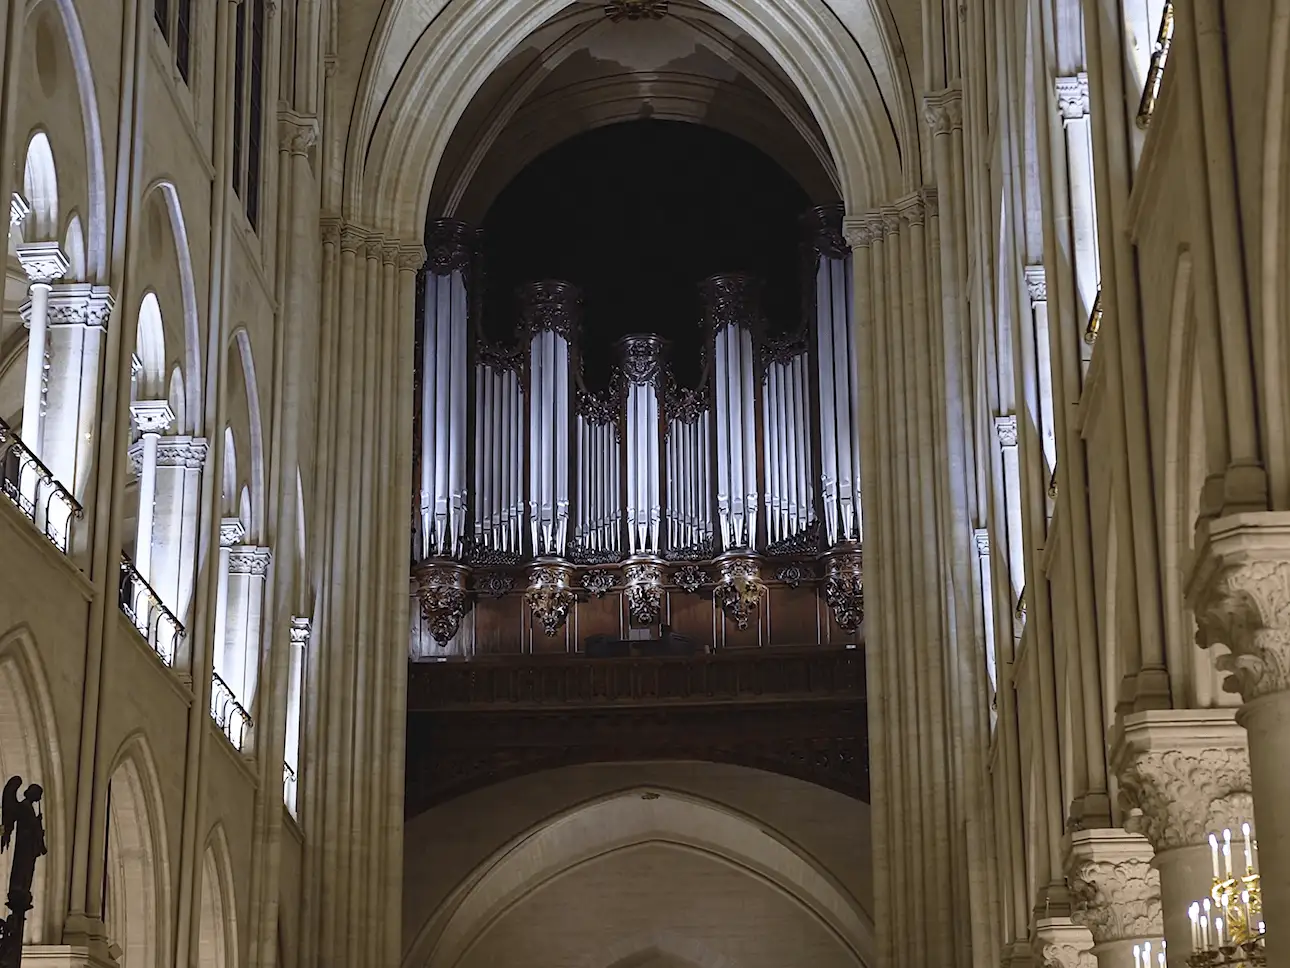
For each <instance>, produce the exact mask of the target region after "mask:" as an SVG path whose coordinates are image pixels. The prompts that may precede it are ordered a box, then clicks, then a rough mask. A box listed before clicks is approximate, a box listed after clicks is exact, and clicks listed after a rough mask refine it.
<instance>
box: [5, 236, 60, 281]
mask: <svg viewBox="0 0 1290 968" xmlns="http://www.w3.org/2000/svg"><path fill="white" fill-rule="evenodd" d="M17 248H18V261H19V262H20V263H22V269H23V271H24V272H25V273H27V279H28V280H29V281H30V282H32V283H36V284H43V285H46V286H48V285H50V284H51V283H53V282H54V281H55V280H57V279H61V278H63V275H64V274H65V273H66V272H67V268H68V266H70V265H71V263H70V262H69V261H68V259H67V256H66V255H65V254H64V253H63V248H62V246H60V245H59V244H58V243H57V242H20V243H18V247H17Z"/></svg>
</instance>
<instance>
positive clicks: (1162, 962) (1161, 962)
mask: <svg viewBox="0 0 1290 968" xmlns="http://www.w3.org/2000/svg"><path fill="white" fill-rule="evenodd" d="M1160 947H1162V948H1163V947H1164V942H1163V941H1162V942H1160ZM1156 961H1157V962H1158V963H1159V964H1158V966H1157V968H1165V953H1164V952H1163V951H1162V952H1160V954H1158V955H1156Z"/></svg>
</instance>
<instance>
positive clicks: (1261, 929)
mask: <svg viewBox="0 0 1290 968" xmlns="http://www.w3.org/2000/svg"><path fill="white" fill-rule="evenodd" d="M1262 933H1263V922H1262V921H1260V922H1259V934H1262Z"/></svg>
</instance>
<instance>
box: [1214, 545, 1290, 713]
mask: <svg viewBox="0 0 1290 968" xmlns="http://www.w3.org/2000/svg"><path fill="white" fill-rule="evenodd" d="M1193 598H1194V602H1195V612H1196V621H1197V625H1198V626H1199V631H1198V632H1197V636H1196V640H1197V642H1198V644H1199V645H1200V646H1201V647H1202V648H1210V647H1212V646H1213V645H1215V644H1217V643H1222V644H1223V645H1225V646H1227V648H1228V650H1229V652H1228V654H1226V655H1222V656H1219V657H1218V660H1217V663H1216V664H1217V665H1218V668H1219V669H1220V670H1221V671H1223V672H1226V673H1228V675H1227V677H1226V679H1225V680H1224V681H1223V687H1224V688H1225V689H1226V690H1227V691H1228V692H1235V693H1240V695H1241V698H1242V699H1244V700H1245V701H1246V702H1249V701H1251V700H1252V699H1256V698H1258V697H1259V696H1265V695H1268V694H1270V693H1274V692H1284V691H1286V690H1290V561H1257V560H1256V561H1241V562H1239V563H1236V564H1231V565H1229V564H1226V563H1220V564H1219V566H1218V567H1217V568H1216V569H1215V570H1214V572H1213V574H1212V577H1211V579H1210V581H1209V582H1208V583H1207V584H1206V585H1205V587H1203V588H1202V589H1200V590H1199V591H1198V593H1197V594H1195V595H1194V596H1193Z"/></svg>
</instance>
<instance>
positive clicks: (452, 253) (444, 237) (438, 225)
mask: <svg viewBox="0 0 1290 968" xmlns="http://www.w3.org/2000/svg"><path fill="white" fill-rule="evenodd" d="M477 237H478V236H477V233H476V232H475V230H474V229H473V228H471V227H470V226H469V225H467V224H466V223H465V222H462V221H460V220H459V219H455V218H437V219H435V220H434V221H432V222H431V223H430V230H429V232H427V233H426V252H427V258H426V268H428V269H429V270H430V272H431V273H433V274H434V275H436V276H448V275H452V273H454V272H457V271H458V270H464V269H466V268H467V267H468V266H469V265H470V259H471V255H472V254H473V252H474V247H475V241H476V239H477Z"/></svg>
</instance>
